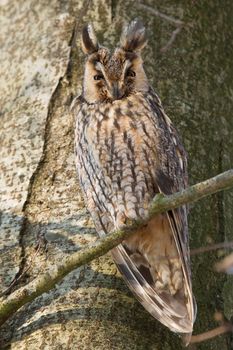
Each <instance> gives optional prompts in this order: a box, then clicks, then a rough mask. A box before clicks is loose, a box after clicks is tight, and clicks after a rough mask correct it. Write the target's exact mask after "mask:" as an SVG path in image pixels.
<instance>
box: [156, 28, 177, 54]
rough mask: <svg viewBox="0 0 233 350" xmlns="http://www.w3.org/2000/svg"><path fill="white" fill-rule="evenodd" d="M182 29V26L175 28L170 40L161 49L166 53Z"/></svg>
mask: <svg viewBox="0 0 233 350" xmlns="http://www.w3.org/2000/svg"><path fill="white" fill-rule="evenodd" d="M181 29H182V28H181V27H178V28H176V29H175V30H173V32H172V34H171V37H170V39H169V40H168V42H167V44H166V45H165V46H164V47H162V48H161V49H160V52H162V53H164V52H166V51H167V50H169V49H170V48H171V47H172V45H173V43H174V41H175V40H176V37H177V35H178V34H179V33H180V32H181Z"/></svg>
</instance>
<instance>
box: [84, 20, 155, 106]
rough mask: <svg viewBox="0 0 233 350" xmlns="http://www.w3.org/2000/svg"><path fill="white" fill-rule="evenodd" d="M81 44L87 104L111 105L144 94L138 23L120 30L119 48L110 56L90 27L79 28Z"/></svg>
mask: <svg viewBox="0 0 233 350" xmlns="http://www.w3.org/2000/svg"><path fill="white" fill-rule="evenodd" d="M81 43H82V49H83V52H84V53H85V54H86V55H87V59H86V64H85V71H84V81H83V97H84V99H85V100H86V101H87V102H88V103H101V102H103V103H104V102H114V101H116V100H122V99H124V98H127V96H129V95H131V94H135V93H137V92H146V91H148V88H149V86H148V82H147V78H146V74H145V72H144V69H143V61H142V58H141V50H142V49H143V47H144V46H145V45H146V36H145V28H144V26H143V24H142V23H141V22H140V21H139V20H134V21H133V22H131V23H130V24H129V25H128V26H126V27H125V28H124V30H123V32H122V34H121V38H120V44H119V47H117V48H116V49H115V50H114V51H113V52H111V51H110V50H108V49H107V48H105V47H103V46H101V45H100V44H99V43H98V40H97V38H96V35H95V32H94V30H93V27H92V26H91V25H90V24H88V25H87V26H85V27H84V28H83V32H82V40H81Z"/></svg>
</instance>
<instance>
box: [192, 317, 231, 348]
mask: <svg viewBox="0 0 233 350" xmlns="http://www.w3.org/2000/svg"><path fill="white" fill-rule="evenodd" d="M232 331H233V325H232V324H231V323H230V322H226V323H224V324H223V325H221V326H219V327H216V328H214V329H212V330H211V331H207V332H204V333H201V334H197V335H193V336H192V337H191V340H190V344H194V343H200V342H202V341H205V340H208V339H212V338H215V337H217V336H218V335H221V334H224V333H228V332H232Z"/></svg>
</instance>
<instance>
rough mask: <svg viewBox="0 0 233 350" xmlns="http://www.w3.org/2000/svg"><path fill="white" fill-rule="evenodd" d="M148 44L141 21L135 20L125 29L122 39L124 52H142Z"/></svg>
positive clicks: (121, 44) (121, 43)
mask: <svg viewBox="0 0 233 350" xmlns="http://www.w3.org/2000/svg"><path fill="white" fill-rule="evenodd" d="M146 43H147V40H146V31H145V27H144V25H143V23H142V22H141V21H140V20H139V19H135V20H134V21H132V22H131V23H129V24H128V25H127V26H126V27H125V28H124V29H123V32H122V34H121V38H120V46H121V48H122V49H123V50H125V51H141V50H142V49H143V48H144V46H145V45H146Z"/></svg>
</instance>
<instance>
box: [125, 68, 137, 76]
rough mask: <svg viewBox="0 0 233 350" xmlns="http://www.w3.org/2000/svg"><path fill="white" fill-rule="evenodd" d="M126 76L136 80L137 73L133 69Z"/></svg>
mask: <svg viewBox="0 0 233 350" xmlns="http://www.w3.org/2000/svg"><path fill="white" fill-rule="evenodd" d="M126 76H127V77H131V78H134V77H135V76H136V73H135V72H134V71H133V70H132V69H129V70H128V71H127V73H126Z"/></svg>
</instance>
